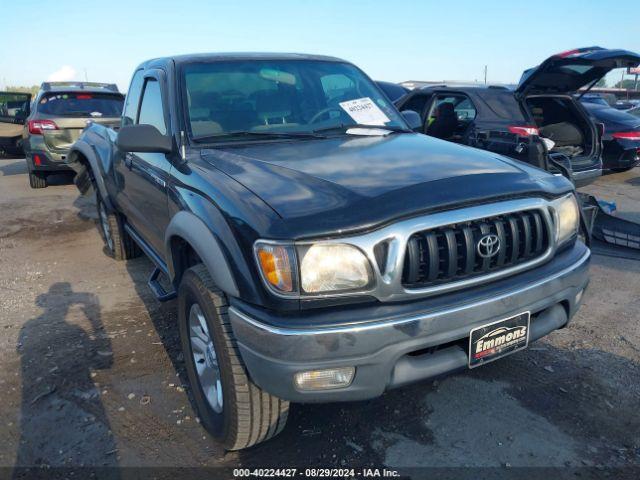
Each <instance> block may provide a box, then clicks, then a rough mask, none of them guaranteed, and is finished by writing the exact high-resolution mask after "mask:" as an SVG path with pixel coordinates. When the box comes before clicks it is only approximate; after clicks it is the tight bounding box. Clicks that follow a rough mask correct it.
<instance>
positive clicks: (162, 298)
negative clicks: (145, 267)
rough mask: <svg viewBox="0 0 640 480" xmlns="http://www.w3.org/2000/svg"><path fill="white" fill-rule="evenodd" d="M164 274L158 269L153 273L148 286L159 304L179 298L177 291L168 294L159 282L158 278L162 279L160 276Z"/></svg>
mask: <svg viewBox="0 0 640 480" xmlns="http://www.w3.org/2000/svg"><path fill="white" fill-rule="evenodd" d="M162 273H163V272H162V270H160V269H159V268H158V267H156V268H155V270H154V271H153V273H151V276H150V277H149V281H148V282H147V284H148V285H149V288H150V289H151V291H152V292H153V294H154V295H155V296H156V299H157V300H158V301H159V302H166V301H167V300H173V299H174V298H176V297H177V296H178V293H177V292H176V291H175V290H171V291H170V292H167V291H166V290H165V289H164V287H163V286H162V285H161V284H160V282H159V281H158V277H160V274H162Z"/></svg>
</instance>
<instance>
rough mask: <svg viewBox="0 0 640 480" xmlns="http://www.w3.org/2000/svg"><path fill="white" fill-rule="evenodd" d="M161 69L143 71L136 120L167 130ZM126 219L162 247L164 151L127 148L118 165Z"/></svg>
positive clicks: (165, 218) (166, 168) (166, 220)
mask: <svg viewBox="0 0 640 480" xmlns="http://www.w3.org/2000/svg"><path fill="white" fill-rule="evenodd" d="M163 78H164V72H161V71H153V70H152V71H147V72H145V74H144V85H143V88H142V98H141V100H140V106H139V109H138V113H137V116H136V121H135V123H136V124H144V125H152V126H154V127H156V128H157V129H158V130H159V131H160V133H162V134H164V135H166V134H167V124H168V122H167V106H166V103H165V102H164V101H163V99H164V98H166V95H163V90H164V84H163V81H162V80H163ZM119 170H120V172H121V174H122V176H123V178H122V187H123V189H122V192H121V194H122V195H123V196H124V197H125V199H124V200H125V202H124V203H126V205H127V209H128V211H127V221H128V222H129V224H130V225H131V226H132V227H133V228H134V229H135V230H136V232H137V233H138V234H139V235H140V236H142V238H143V239H144V240H145V241H146V242H147V243H148V244H149V245H150V246H151V247H152V248H153V249H154V250H155V251H156V253H159V254H162V252H163V251H164V245H163V244H164V231H165V229H166V227H167V224H168V223H169V211H168V205H167V181H168V177H169V173H170V170H171V162H170V161H169V159H168V158H167V155H166V154H164V153H151V152H144V153H143V152H127V153H124V159H123V161H122V165H121V167H120V169H119Z"/></svg>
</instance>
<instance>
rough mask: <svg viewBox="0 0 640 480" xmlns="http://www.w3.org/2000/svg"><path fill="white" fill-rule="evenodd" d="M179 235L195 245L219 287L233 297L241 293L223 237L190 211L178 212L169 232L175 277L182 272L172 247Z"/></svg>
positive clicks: (170, 266)
mask: <svg viewBox="0 0 640 480" xmlns="http://www.w3.org/2000/svg"><path fill="white" fill-rule="evenodd" d="M176 237H180V238H181V239H183V240H184V241H186V242H188V243H189V244H190V245H191V247H192V248H193V249H194V250H195V252H196V253H197V254H198V256H199V257H200V259H201V260H202V262H203V263H204V264H205V266H206V267H207V270H208V271H209V274H210V275H211V278H212V279H213V281H214V282H215V284H216V285H217V286H218V288H220V289H221V290H222V291H223V292H224V293H226V294H227V295H230V296H232V297H238V296H239V291H238V286H237V284H236V281H235V279H234V276H233V272H232V270H231V267H230V265H229V262H228V261H227V258H226V255H225V253H224V250H223V248H222V245H221V243H220V241H219V240H218V238H217V237H216V236H215V235H214V234H213V232H211V230H209V228H208V227H207V226H206V224H205V223H204V222H203V221H202V220H201V219H200V218H198V217H197V216H196V215H194V214H193V213H190V212H186V211H181V212H178V213H176V215H175V216H174V217H173V218H172V219H171V222H169V225H168V227H167V230H166V232H165V237H164V242H165V247H166V252H167V267H168V269H169V275H170V277H171V279H172V281H173V280H175V278H176V273H178V272H176V266H177V263H176V262H177V259H175V258H174V252H173V248H172V240H173V239H174V238H176ZM174 283H175V282H174Z"/></svg>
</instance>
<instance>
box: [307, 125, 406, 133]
mask: <svg viewBox="0 0 640 480" xmlns="http://www.w3.org/2000/svg"><path fill="white" fill-rule="evenodd" d="M350 128H374V129H377V130H388V131H390V132H393V133H413V130H409V129H408V128H403V127H392V126H389V125H364V124H362V123H355V124H352V125H347V124H346V123H341V124H340V125H332V126H330V127H323V128H318V129H317V130H314V131H313V133H320V132H328V131H330V130H344V131H345V132H346V131H347V130H349V129H350Z"/></svg>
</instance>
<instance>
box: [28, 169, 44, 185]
mask: <svg viewBox="0 0 640 480" xmlns="http://www.w3.org/2000/svg"><path fill="white" fill-rule="evenodd" d="M29 186H30V187H31V188H45V187H46V186H47V177H46V176H45V174H44V173H42V172H33V171H31V170H29Z"/></svg>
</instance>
